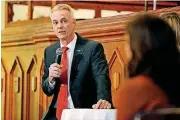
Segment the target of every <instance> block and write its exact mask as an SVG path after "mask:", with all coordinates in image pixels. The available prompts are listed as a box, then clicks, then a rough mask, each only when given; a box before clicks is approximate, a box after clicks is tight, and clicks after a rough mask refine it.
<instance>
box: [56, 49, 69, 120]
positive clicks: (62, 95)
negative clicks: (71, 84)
mask: <svg viewBox="0 0 180 120" xmlns="http://www.w3.org/2000/svg"><path fill="white" fill-rule="evenodd" d="M62 49H63V54H62V59H61V65H62V74H61V76H60V83H61V85H60V88H59V93H58V99H57V109H56V117H57V119H58V120H60V119H61V114H62V111H63V109H66V108H67V94H68V93H67V92H68V86H67V81H68V74H67V70H68V63H67V62H68V58H67V53H66V51H67V50H68V47H62Z"/></svg>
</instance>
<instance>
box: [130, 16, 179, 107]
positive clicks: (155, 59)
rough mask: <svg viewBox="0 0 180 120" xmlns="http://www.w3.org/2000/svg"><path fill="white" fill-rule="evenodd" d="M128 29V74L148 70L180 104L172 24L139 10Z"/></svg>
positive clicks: (172, 99)
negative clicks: (141, 12) (129, 51)
mask: <svg viewBox="0 0 180 120" xmlns="http://www.w3.org/2000/svg"><path fill="white" fill-rule="evenodd" d="M127 33H128V35H129V38H130V47H131V50H132V60H131V61H130V62H129V66H128V69H129V73H130V77H132V76H136V75H139V74H147V75H148V76H150V77H151V78H152V79H153V81H154V82H155V83H156V84H157V85H158V86H159V87H161V88H162V89H163V90H164V91H165V93H166V94H167V96H168V98H170V103H171V104H174V105H180V93H179V92H180V89H179V88H180V84H178V83H180V76H179V74H180V65H179V63H178V57H179V53H178V50H177V47H176V36H175V33H174V32H173V30H172V29H171V27H170V26H169V25H168V23H166V22H165V21H164V20H162V19H161V18H159V17H157V16H153V15H150V14H141V15H138V16H136V17H135V18H134V19H132V21H130V22H129V24H128V25H127ZM176 90H179V91H178V92H177V91H176ZM178 100H179V101H178Z"/></svg>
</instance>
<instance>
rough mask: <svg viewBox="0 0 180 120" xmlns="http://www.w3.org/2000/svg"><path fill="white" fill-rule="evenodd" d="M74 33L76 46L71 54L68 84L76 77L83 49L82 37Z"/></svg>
mask: <svg viewBox="0 0 180 120" xmlns="http://www.w3.org/2000/svg"><path fill="white" fill-rule="evenodd" d="M76 35H77V41H76V46H75V49H74V56H73V60H72V66H71V77H70V85H71V84H72V83H73V81H74V78H75V77H76V74H77V72H78V65H79V62H80V61H81V59H82V53H83V51H84V48H83V39H82V37H80V36H79V35H78V34H76Z"/></svg>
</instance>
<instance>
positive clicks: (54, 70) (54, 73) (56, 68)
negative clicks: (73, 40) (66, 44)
mask: <svg viewBox="0 0 180 120" xmlns="http://www.w3.org/2000/svg"><path fill="white" fill-rule="evenodd" d="M62 53H63V52H62V49H61V48H58V49H57V50H56V59H55V63H53V64H51V65H50V67H49V81H50V82H51V83H54V78H59V77H60V75H61V73H62V67H63V66H62V65H59V64H58V59H59V56H60V55H62Z"/></svg>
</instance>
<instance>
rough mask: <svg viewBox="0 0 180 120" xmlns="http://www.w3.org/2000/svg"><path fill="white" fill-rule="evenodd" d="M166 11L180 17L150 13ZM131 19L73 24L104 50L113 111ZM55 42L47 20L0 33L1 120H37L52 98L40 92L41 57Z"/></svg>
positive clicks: (178, 9) (122, 78) (122, 75)
mask: <svg viewBox="0 0 180 120" xmlns="http://www.w3.org/2000/svg"><path fill="white" fill-rule="evenodd" d="M169 11H175V12H178V13H180V7H176V8H171V9H163V10H157V11H150V12H151V13H153V14H157V15H159V14H160V13H164V12H169ZM134 15H135V14H130V15H121V16H114V17H107V18H98V19H93V20H85V21H78V22H77V27H76V30H77V32H78V33H79V34H80V35H81V36H83V37H86V38H89V39H91V40H96V41H99V42H101V43H102V45H103V46H104V50H105V54H106V58H107V60H108V63H109V71H110V78H111V83H112V87H111V90H112V97H113V103H114V105H115V107H116V106H117V105H118V102H119V101H120V100H121V96H119V95H118V92H119V88H120V87H121V85H122V84H123V83H124V81H125V79H126V77H127V63H126V55H125V51H124V45H125V44H127V41H126V40H125V39H124V37H123V35H124V33H125V24H126V22H127V21H128V20H129V19H131V17H132V16H134ZM17 25H18V26H17ZM56 41H57V37H56V36H55V34H54V32H53V30H52V26H51V22H50V20H49V19H47V18H44V19H43V18H40V19H36V20H31V21H29V22H27V23H26V24H23V23H21V22H19V23H18V24H16V25H12V26H9V27H8V28H5V29H4V30H3V31H2V44H1V47H2V53H1V54H2V62H1V70H2V71H1V74H2V77H1V83H2V90H1V95H2V99H1V104H2V107H1V111H2V116H1V118H2V120H39V119H40V118H41V117H42V115H43V113H44V112H45V111H46V110H47V108H48V106H49V104H50V102H51V99H52V97H47V96H46V95H45V94H44V93H43V91H42V88H41V77H42V75H43V65H44V63H43V54H44V49H45V48H46V47H47V46H49V45H51V44H52V43H54V42H56ZM5 105H6V106H5Z"/></svg>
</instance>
